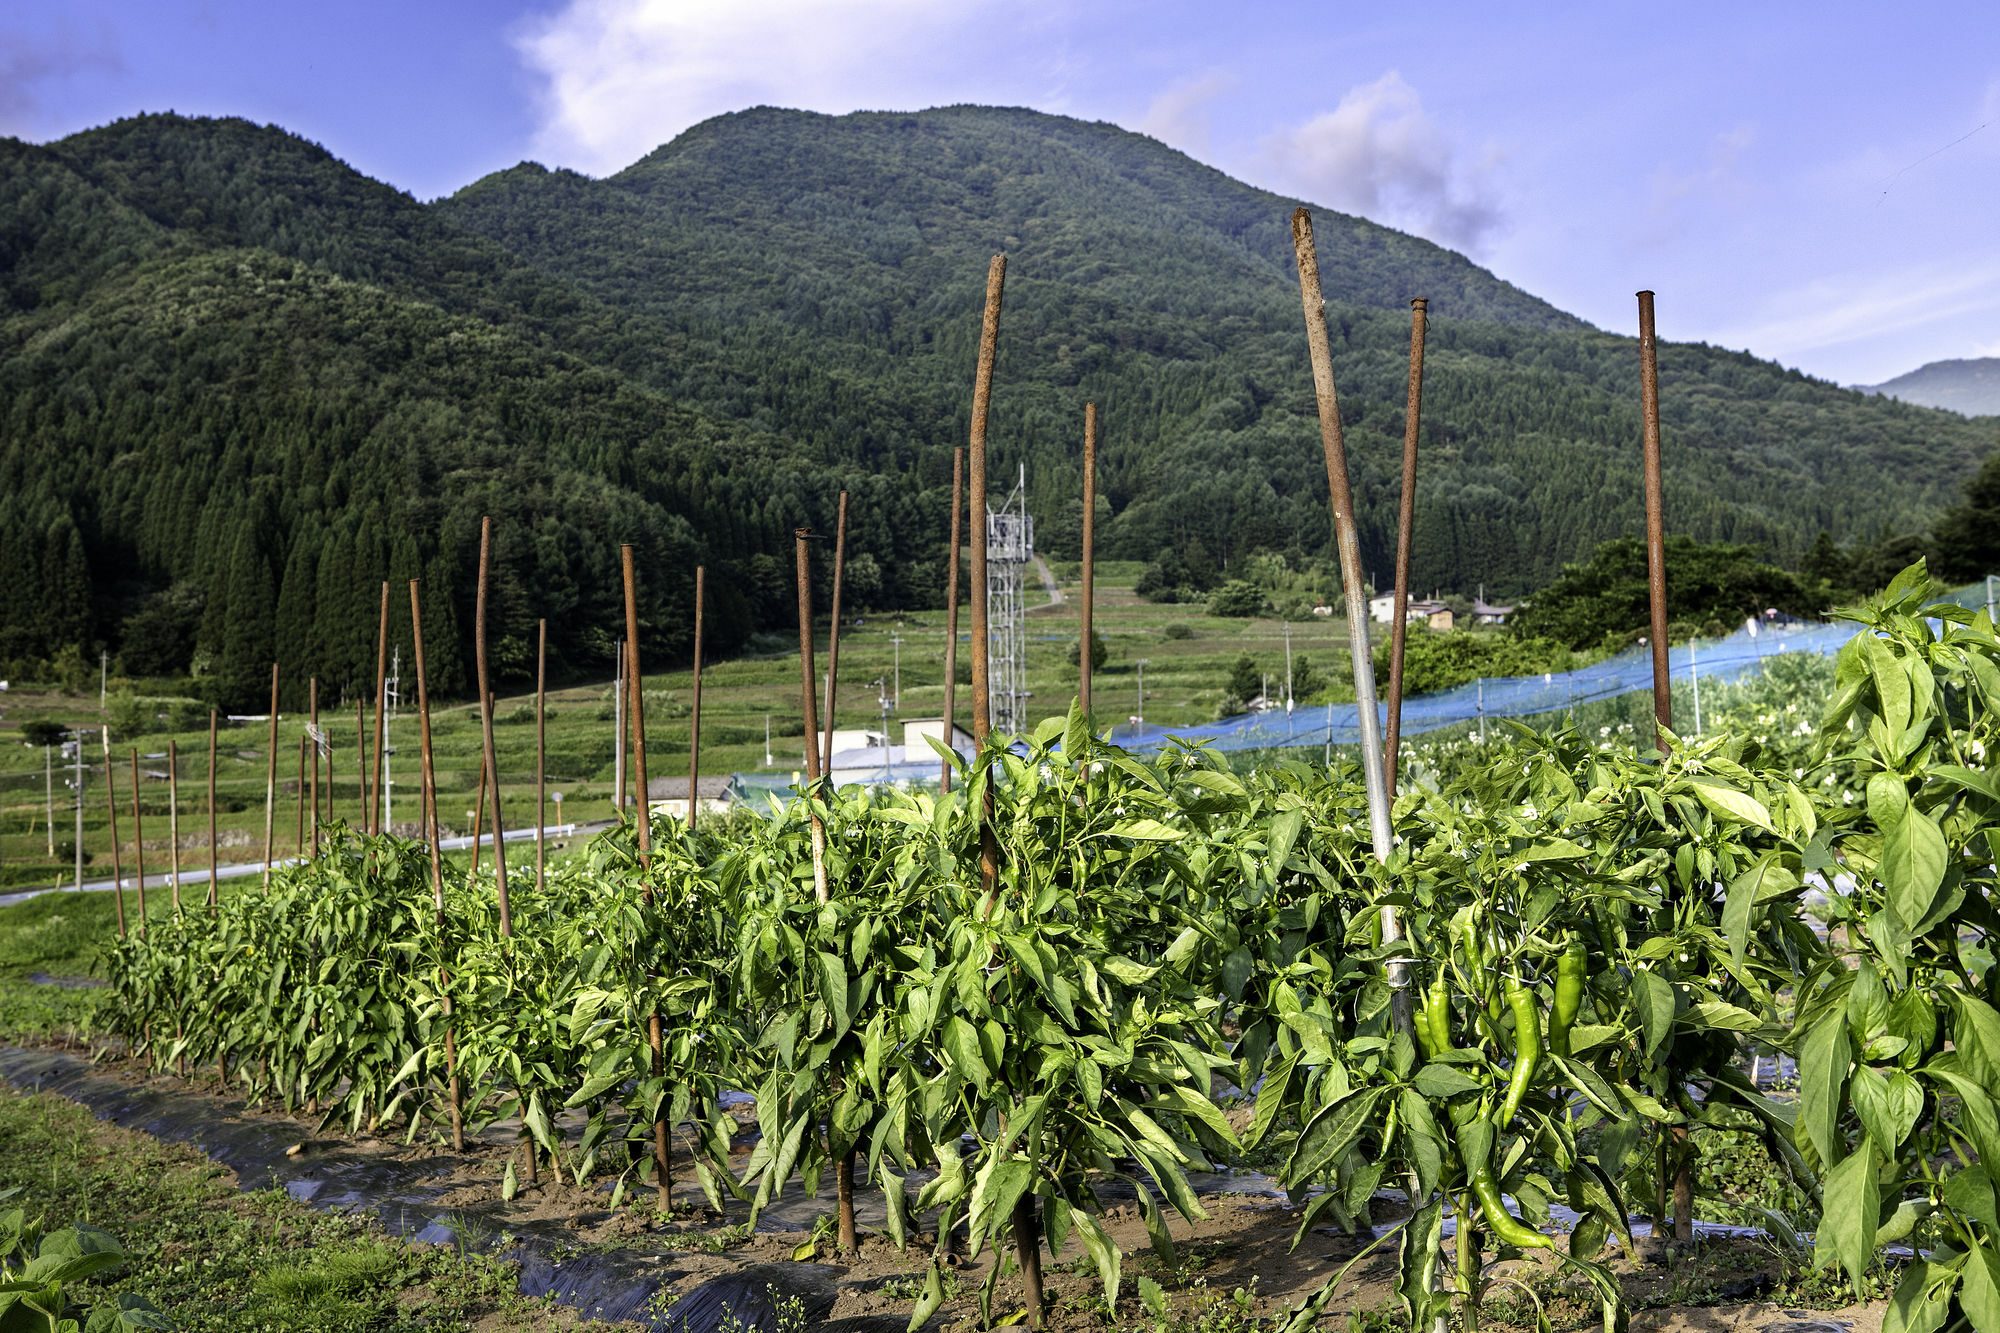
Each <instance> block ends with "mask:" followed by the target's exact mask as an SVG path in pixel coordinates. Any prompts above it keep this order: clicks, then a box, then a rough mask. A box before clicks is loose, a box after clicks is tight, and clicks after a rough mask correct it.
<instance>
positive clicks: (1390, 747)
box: [1286, 296, 1430, 800]
mask: <svg viewBox="0 0 2000 1333" xmlns="http://www.w3.org/2000/svg"><path fill="white" fill-rule="evenodd" d="M1429 305H1430V302H1429V301H1427V300H1425V299H1424V298H1423V297H1421V296H1419V297H1417V298H1416V299H1415V300H1413V301H1411V302H1410V399H1409V403H1408V405H1407V406H1406V407H1405V408H1404V411H1403V496H1402V506H1401V508H1400V510H1399V511H1398V513H1397V515H1396V611H1395V617H1394V622H1393V623H1392V624H1391V625H1390V627H1389V734H1388V735H1387V736H1386V737H1384V738H1383V750H1384V756H1383V759H1384V762H1385V763H1387V764H1388V766H1389V768H1388V776H1387V777H1386V778H1385V779H1384V781H1385V783H1386V785H1387V786H1388V788H1389V798H1390V799H1391V800H1394V799H1395V796H1396V760H1397V758H1398V748H1399V746H1400V744H1401V742H1402V734H1403V639H1404V636H1405V635H1406V634H1407V633H1408V631H1409V626H1408V624H1407V623H1406V621H1407V619H1408V614H1407V613H1408V611H1409V606H1410V538H1411V535H1412V533H1413V531H1414V530H1415V528H1416V521H1417V422H1418V418H1419V417H1420V416H1421V414H1422V412H1423V406H1424V312H1425V310H1426V309H1427V308H1428V307H1429ZM1287 642H1288V644H1289V640H1288V641H1287ZM1286 651H1287V652H1288V653H1289V652H1290V648H1289V647H1287V649H1286ZM1286 669H1287V670H1288V671H1289V670H1290V668H1289V667H1287V668H1286ZM1287 688H1288V691H1289V682H1288V687H1287ZM1286 698H1287V699H1289V698H1290V694H1289V692H1288V693H1287V695H1286Z"/></svg>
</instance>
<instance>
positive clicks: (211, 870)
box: [208, 708, 222, 916]
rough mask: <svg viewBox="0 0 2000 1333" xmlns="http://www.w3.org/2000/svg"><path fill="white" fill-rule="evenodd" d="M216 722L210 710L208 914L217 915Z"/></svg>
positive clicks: (214, 715) (213, 712)
mask: <svg viewBox="0 0 2000 1333" xmlns="http://www.w3.org/2000/svg"><path fill="white" fill-rule="evenodd" d="M215 724H216V711H215V710H214V709H213V708H211V709H209V710H208V914H209V915H210V916H214V915H215V900H216V897H217V896H218V893H219V891H220V885H218V884H217V882H216V873H215V869H216V866H215V862H216V857H217V854H218V853H219V852H220V851H221V850H222V849H221V848H219V847H217V846H216V845H215Z"/></svg>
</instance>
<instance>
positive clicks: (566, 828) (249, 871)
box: [0, 821, 611, 907]
mask: <svg viewBox="0 0 2000 1333" xmlns="http://www.w3.org/2000/svg"><path fill="white" fill-rule="evenodd" d="M610 827H611V824H610V822H609V821H601V822H599V823H595V824H550V825H547V826H546V829H545V833H546V835H547V836H548V837H551V838H568V837H572V836H574V835H575V834H577V833H579V832H582V833H596V832H598V831H599V830H601V829H607V828H610ZM489 836H490V835H484V834H482V835H481V841H486V840H487V839H488V837H489ZM534 837H535V830H533V829H531V828H517V829H508V830H507V832H506V834H505V835H504V838H505V841H507V842H532V841H533V840H534ZM438 846H439V848H440V849H442V850H444V851H447V852H459V851H464V850H465V849H466V848H468V847H470V846H472V838H471V836H470V835H467V836H465V837H461V838H445V839H442V840H441V841H440V842H439V843H438ZM298 860H299V858H298V857H296V856H287V857H285V858H283V859H282V860H279V861H277V862H275V863H274V864H276V865H281V866H288V865H295V864H297V863H298ZM263 873H264V863H263V862H262V861H237V862H233V863H231V864H229V865H225V866H220V867H217V869H216V872H215V877H216V878H217V879H240V878H242V877H243V876H245V875H261V874H263ZM180 879H181V885H182V886H183V887H186V886H187V885H190V884H195V885H201V884H206V883H208V869H207V867H203V868H202V869H200V870H183V871H182V872H181V876H180ZM118 882H119V883H121V884H123V885H124V886H125V887H126V888H137V887H138V885H139V877H138V876H137V875H128V876H127V877H126V878H125V879H123V880H120V881H118ZM173 882H174V877H173V875H172V874H171V873H168V874H164V875H148V876H146V887H147V888H149V889H156V888H157V889H164V888H169V887H171V886H172V884H173ZM111 887H112V881H111V880H108V879H99V880H91V881H88V882H86V883H85V884H84V886H83V890H82V891H83V892H85V893H105V892H108V891H109V890H110V889H111ZM58 892H60V893H75V892H77V888H76V886H75V885H74V884H69V885H64V886H63V887H62V888H61V889H57V888H55V887H54V886H50V887H48V888H45V889H27V890H24V891H21V892H16V893H8V894H5V895H0V907H6V906H11V905H13V904H14V903H24V902H26V901H28V899H30V898H39V897H41V896H42V895H43V894H45V893H58Z"/></svg>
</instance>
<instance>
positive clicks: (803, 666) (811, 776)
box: [792, 528, 827, 903]
mask: <svg viewBox="0 0 2000 1333" xmlns="http://www.w3.org/2000/svg"><path fill="white" fill-rule="evenodd" d="M811 540H812V529H811V528H794V529H793V530H792V544H793V553H794V556H795V558H796V574H797V578H798V584H799V707H800V708H801V709H802V710H803V711H804V713H805V719H806V788H805V791H804V792H802V793H801V794H800V795H801V799H803V800H804V801H806V802H807V805H806V808H807V810H808V811H810V810H811V809H812V805H811V803H812V802H813V801H814V800H817V799H818V798H819V795H820V791H819V774H820V768H819V744H818V741H819V718H818V709H817V707H816V705H815V704H814V701H813V691H814V688H815V686H816V684H817V682H815V681H814V680H813V608H812V554H811V550H810V548H809V547H808V546H807V543H808V542H810V541H811ZM809 820H810V823H811V825H812V860H813V898H814V899H815V900H816V901H819V902H822V903H823V902H825V901H826V900H827V891H826V826H825V825H823V824H822V823H821V822H820V818H819V816H818V815H817V814H810V815H809Z"/></svg>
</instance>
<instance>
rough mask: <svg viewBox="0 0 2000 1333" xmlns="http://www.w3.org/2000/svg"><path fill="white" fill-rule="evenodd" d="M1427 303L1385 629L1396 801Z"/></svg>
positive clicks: (1414, 343)
mask: <svg viewBox="0 0 2000 1333" xmlns="http://www.w3.org/2000/svg"><path fill="white" fill-rule="evenodd" d="M1429 306H1430V302H1429V301H1427V300H1425V299H1424V298H1423V297H1421V296H1419V297H1417V298H1416V299H1415V300H1413V301H1411V302H1410V397H1409V401H1408V403H1407V404H1406V405H1405V406H1404V409H1403V495H1402V505H1401V507H1400V509H1399V510H1398V512H1397V515H1396V610H1395V616H1394V621H1393V623H1392V624H1391V625H1390V627H1389V727H1388V734H1387V735H1386V736H1384V737H1383V738H1382V750H1383V762H1384V763H1386V764H1387V765H1388V769H1387V774H1386V776H1385V778H1384V779H1383V781H1384V783H1385V785H1387V787H1388V788H1389V799H1391V800H1394V799H1395V797H1396V760H1397V757H1398V750H1399V748H1400V746H1401V744H1402V739H1403V641H1404V637H1405V635H1406V634H1407V633H1408V632H1409V626H1408V625H1407V624H1406V623H1405V617H1406V614H1407V612H1408V610H1409V605H1410V540H1411V536H1412V534H1413V533H1414V531H1415V528H1416V522H1417V424H1418V421H1419V419H1420V418H1421V417H1422V415H1423V406H1424V314H1425V312H1426V311H1427V310H1428V309H1429Z"/></svg>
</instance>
